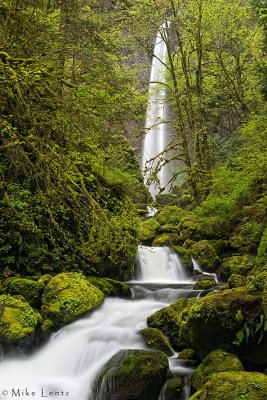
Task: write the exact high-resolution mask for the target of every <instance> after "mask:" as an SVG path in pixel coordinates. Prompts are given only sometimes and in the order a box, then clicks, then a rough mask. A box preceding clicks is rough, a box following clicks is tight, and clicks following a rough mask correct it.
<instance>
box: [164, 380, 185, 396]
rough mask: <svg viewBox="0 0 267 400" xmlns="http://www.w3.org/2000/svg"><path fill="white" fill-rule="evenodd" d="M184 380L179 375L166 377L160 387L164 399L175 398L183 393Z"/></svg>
mask: <svg viewBox="0 0 267 400" xmlns="http://www.w3.org/2000/svg"><path fill="white" fill-rule="evenodd" d="M183 387H184V380H183V378H182V377H181V376H177V377H175V378H172V379H168V380H167V381H166V382H165V384H164V386H163V389H162V392H161V393H162V396H164V397H163V398H164V400H177V399H179V398H180V396H181V395H182V393H183ZM160 398H161V397H160Z"/></svg>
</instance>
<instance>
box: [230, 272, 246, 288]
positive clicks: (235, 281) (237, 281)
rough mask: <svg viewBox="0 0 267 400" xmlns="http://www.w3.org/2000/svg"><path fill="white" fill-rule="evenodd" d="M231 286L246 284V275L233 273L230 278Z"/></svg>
mask: <svg viewBox="0 0 267 400" xmlns="http://www.w3.org/2000/svg"><path fill="white" fill-rule="evenodd" d="M228 283H229V288H230V289H232V288H236V287H242V286H245V285H246V277H245V276H243V275H239V274H232V275H231V276H230V278H229V279H228Z"/></svg>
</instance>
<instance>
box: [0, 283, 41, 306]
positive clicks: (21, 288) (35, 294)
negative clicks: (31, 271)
mask: <svg viewBox="0 0 267 400" xmlns="http://www.w3.org/2000/svg"><path fill="white" fill-rule="evenodd" d="M44 287H45V285H44V284H43V283H41V282H39V281H34V280H32V279H26V278H16V277H11V278H7V279H5V280H4V281H3V282H2V285H1V287H0V293H2V294H10V295H11V296H12V295H21V296H23V297H24V298H25V300H27V302H28V303H29V304H30V305H31V306H32V307H35V308H40V307H41V300H42V294H43V291H44Z"/></svg>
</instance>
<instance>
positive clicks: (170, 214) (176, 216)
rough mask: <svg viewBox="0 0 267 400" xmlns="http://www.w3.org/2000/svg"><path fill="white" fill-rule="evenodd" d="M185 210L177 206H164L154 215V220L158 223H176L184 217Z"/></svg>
mask: <svg viewBox="0 0 267 400" xmlns="http://www.w3.org/2000/svg"><path fill="white" fill-rule="evenodd" d="M185 215H186V212H185V211H184V210H183V209H182V208H180V207H177V206H166V207H163V208H162V209H161V210H160V211H158V212H157V214H156V215H155V218H156V220H157V221H158V222H159V223H160V225H166V224H175V225H178V224H179V222H180V221H181V219H182V218H184V217H185Z"/></svg>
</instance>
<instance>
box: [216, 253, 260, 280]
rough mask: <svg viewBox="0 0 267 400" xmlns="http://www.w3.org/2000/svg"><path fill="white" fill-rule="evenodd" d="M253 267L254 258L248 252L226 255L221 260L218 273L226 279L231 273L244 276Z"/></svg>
mask: <svg viewBox="0 0 267 400" xmlns="http://www.w3.org/2000/svg"><path fill="white" fill-rule="evenodd" d="M253 267H254V259H253V257H252V256H251V255H250V254H244V255H235V256H232V257H226V258H224V259H223V260H222V265H221V267H220V270H219V274H220V276H221V277H222V278H226V279H228V278H229V277H230V276H231V275H232V274H239V275H242V276H246V275H248V273H249V272H250V271H251V270H252V268H253Z"/></svg>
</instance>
